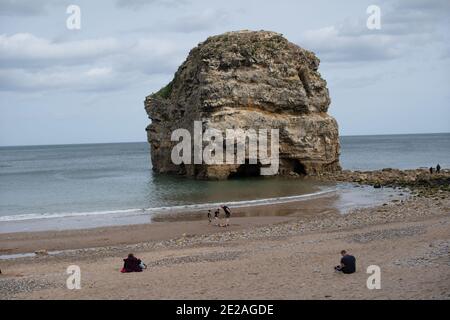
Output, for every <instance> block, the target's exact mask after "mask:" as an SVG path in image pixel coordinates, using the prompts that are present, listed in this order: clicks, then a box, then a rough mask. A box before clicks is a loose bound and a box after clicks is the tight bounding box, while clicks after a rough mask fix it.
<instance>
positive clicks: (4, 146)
mask: <svg viewBox="0 0 450 320" xmlns="http://www.w3.org/2000/svg"><path fill="white" fill-rule="evenodd" d="M440 134H450V132H425V133H381V134H351V135H340V136H339V137H383V136H414V135H440ZM134 143H147V144H148V141H146V140H144V141H115V142H82V143H78V142H77V143H51V144H18V145H0V148H16V147H58V146H61V147H62V146H88V145H107V144H134Z"/></svg>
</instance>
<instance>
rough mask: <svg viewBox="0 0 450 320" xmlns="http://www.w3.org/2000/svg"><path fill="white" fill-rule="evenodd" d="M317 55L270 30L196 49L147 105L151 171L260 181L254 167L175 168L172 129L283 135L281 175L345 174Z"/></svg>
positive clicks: (223, 38)
mask: <svg viewBox="0 0 450 320" xmlns="http://www.w3.org/2000/svg"><path fill="white" fill-rule="evenodd" d="M318 67H319V59H318V58H317V57H316V56H315V55H314V53H312V52H310V51H307V50H305V49H303V48H300V47H299V46H297V45H295V44H293V43H290V42H289V41H287V40H286V39H285V38H284V37H283V36H282V35H280V34H278V33H274V32H268V31H257V32H255V31H237V32H229V33H225V34H222V35H218V36H213V37H210V38H208V39H207V40H206V41H204V42H202V43H200V44H199V45H198V46H197V47H196V48H194V49H192V50H191V52H190V53H189V56H188V58H187V59H186V61H185V62H184V63H183V64H182V65H181V66H180V67H179V69H178V71H177V72H176V74H175V77H174V79H173V80H172V81H171V82H170V83H169V85H167V86H166V87H165V88H163V89H161V90H160V91H159V92H157V93H154V94H152V95H150V96H148V97H146V99H145V109H146V111H147V113H148V115H149V118H150V119H151V120H152V122H151V124H150V125H149V126H148V127H147V135H148V141H149V142H150V144H151V157H152V163H153V170H154V171H156V172H159V173H174V174H180V175H187V176H193V177H196V178H204V179H226V178H229V177H232V176H235V175H239V174H242V175H254V174H256V175H257V174H258V172H259V171H258V168H256V170H253V169H255V168H253V169H251V170H248V169H249V168H248V166H249V165H242V164H224V165H206V164H184V163H183V164H181V165H175V164H174V163H173V162H172V160H171V152H172V149H173V147H174V146H175V145H176V144H177V143H178V142H173V141H171V134H172V132H173V130H175V129H179V128H184V129H187V130H189V131H190V132H192V131H193V123H194V121H201V122H202V128H203V130H206V129H207V128H215V129H218V130H223V131H225V129H232V128H240V129H244V130H248V129H255V130H258V129H260V128H263V129H268V128H269V129H270V128H276V129H279V141H280V148H279V158H280V166H279V171H278V174H279V175H299V174H300V175H301V174H306V175H309V174H318V173H323V172H333V171H338V170H340V165H339V135H338V126H337V122H336V120H335V119H334V118H332V117H331V116H329V115H328V114H327V110H328V106H329V105H330V97H329V94H328V89H327V87H326V81H325V80H324V79H322V77H321V76H320V74H319V72H318Z"/></svg>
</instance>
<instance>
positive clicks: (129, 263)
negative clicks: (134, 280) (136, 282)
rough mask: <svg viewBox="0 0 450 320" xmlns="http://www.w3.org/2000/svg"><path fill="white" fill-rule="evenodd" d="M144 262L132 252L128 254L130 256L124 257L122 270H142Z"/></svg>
mask: <svg viewBox="0 0 450 320" xmlns="http://www.w3.org/2000/svg"><path fill="white" fill-rule="evenodd" d="M143 266H144V264H143V263H142V261H141V260H140V259H138V258H136V257H135V256H134V255H133V254H132V253H130V254H129V255H128V258H126V259H123V268H122V270H121V271H120V272H122V273H127V272H142V270H143V269H144V268H143Z"/></svg>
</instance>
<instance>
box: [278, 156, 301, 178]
mask: <svg viewBox="0 0 450 320" xmlns="http://www.w3.org/2000/svg"><path fill="white" fill-rule="evenodd" d="M291 172H293V173H296V174H298V175H301V176H306V168H305V166H304V165H303V164H302V163H301V162H300V161H299V160H297V159H283V160H282V169H281V173H282V174H289V173H291Z"/></svg>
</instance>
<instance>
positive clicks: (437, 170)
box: [436, 163, 441, 173]
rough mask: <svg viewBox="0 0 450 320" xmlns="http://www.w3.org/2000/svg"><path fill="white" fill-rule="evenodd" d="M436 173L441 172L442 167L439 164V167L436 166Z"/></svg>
mask: <svg viewBox="0 0 450 320" xmlns="http://www.w3.org/2000/svg"><path fill="white" fill-rule="evenodd" d="M436 172H437V173H440V172H441V165H440V164H439V163H438V165H437V166H436Z"/></svg>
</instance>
